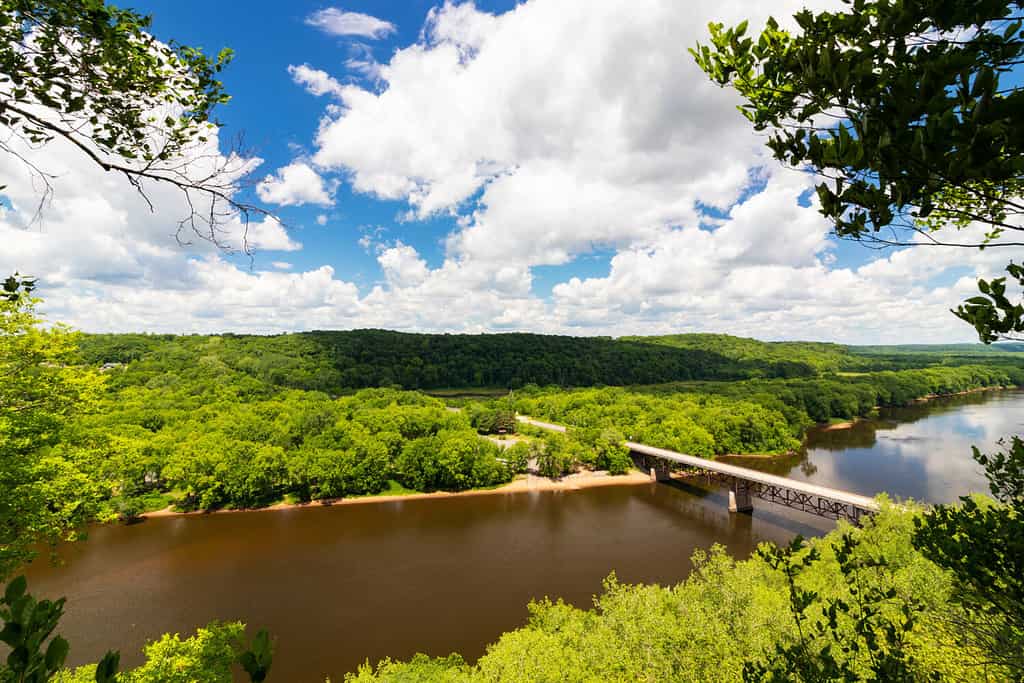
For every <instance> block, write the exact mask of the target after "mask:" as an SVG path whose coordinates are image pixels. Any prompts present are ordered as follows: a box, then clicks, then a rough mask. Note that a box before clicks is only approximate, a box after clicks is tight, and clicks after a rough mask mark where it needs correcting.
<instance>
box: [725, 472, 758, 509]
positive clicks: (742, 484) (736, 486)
mask: <svg viewBox="0 0 1024 683" xmlns="http://www.w3.org/2000/svg"><path fill="white" fill-rule="evenodd" d="M753 511H754V502H753V499H752V497H751V495H750V482H749V481H747V480H746V479H738V478H736V477H733V479H732V486H730V487H729V512H753Z"/></svg>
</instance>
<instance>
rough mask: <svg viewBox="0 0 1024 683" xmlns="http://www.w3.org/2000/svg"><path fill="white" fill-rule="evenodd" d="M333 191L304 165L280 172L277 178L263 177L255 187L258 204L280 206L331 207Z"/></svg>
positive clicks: (296, 162)
mask: <svg viewBox="0 0 1024 683" xmlns="http://www.w3.org/2000/svg"><path fill="white" fill-rule="evenodd" d="M333 190H334V187H333V186H332V185H331V184H330V183H326V182H324V179H323V178H321V177H320V174H319V173H317V172H316V171H314V170H313V168H312V167H311V166H310V165H309V164H307V163H305V162H303V161H295V162H292V163H291V164H289V165H287V166H285V167H283V168H279V169H278V170H277V173H276V174H274V175H268V176H266V177H265V178H264V179H263V180H262V181H261V182H260V183H259V184H258V185H257V186H256V194H257V195H258V196H259V198H260V200H262V201H264V202H267V203H268V204H277V205H279V206H302V205H303V204H316V205H317V206H331V205H333V204H334V200H333V199H332V198H331V194H332V192H333Z"/></svg>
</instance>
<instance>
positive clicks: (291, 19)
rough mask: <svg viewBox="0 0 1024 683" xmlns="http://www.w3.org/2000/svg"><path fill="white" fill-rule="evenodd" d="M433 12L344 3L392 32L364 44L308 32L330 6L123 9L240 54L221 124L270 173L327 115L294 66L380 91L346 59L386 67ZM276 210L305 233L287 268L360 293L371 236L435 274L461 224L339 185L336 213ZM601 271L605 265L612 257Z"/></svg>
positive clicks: (370, 263) (415, 0)
mask: <svg viewBox="0 0 1024 683" xmlns="http://www.w3.org/2000/svg"><path fill="white" fill-rule="evenodd" d="M515 4H516V3H515V2H514V1H503V2H478V3H476V6H477V7H478V8H479V9H481V10H484V11H493V12H504V11H507V10H508V9H511V8H512V7H514V6H515ZM436 5H437V3H436V2H434V1H433V0H401V1H394V2H366V1H364V2H346V3H345V4H344V6H343V10H344V11H346V12H357V13H362V14H366V15H369V16H375V17H378V18H380V19H382V20H385V21H388V22H390V23H391V24H393V25H394V27H395V31H394V32H393V33H388V34H387V35H385V36H384V37H381V38H378V39H367V38H366V37H364V36H337V35H329V34H326V33H324V32H322V31H319V30H317V29H316V28H313V27H311V26H309V25H307V24H306V23H305V20H306V18H307V17H309V16H310V15H311V14H313V13H314V12H316V11H317V10H321V9H324V8H325V7H330V5H325V4H323V3H315V2H285V3H282V2H268V1H267V0H252V2H248V3H246V10H245V11H244V12H240V11H239V10H238V6H237V5H236V4H235V3H226V2H197V0H177V1H175V0H147V1H144V2H143V1H139V2H133V3H131V4H128V3H125V4H124V6H126V7H131V8H133V9H135V10H137V11H138V12H140V13H143V14H147V15H150V16H151V17H152V18H153V29H154V33H155V34H156V35H157V37H159V38H161V39H164V40H169V39H174V40H176V41H178V42H180V43H184V44H186V45H194V46H199V47H202V48H203V50H204V51H205V52H207V53H208V54H215V53H216V52H217V51H218V50H220V49H221V48H223V47H230V48H231V49H232V50H234V51H235V58H234V61H233V63H232V64H231V67H230V68H229V69H228V70H227V71H226V72H225V73H224V78H223V82H224V84H225V86H226V89H227V91H228V92H229V93H230V94H231V102H230V103H229V104H228V105H226V106H224V107H222V108H219V109H218V119H219V120H220V121H221V122H223V123H224V124H225V125H226V127H227V131H237V132H241V133H244V134H245V138H246V142H247V144H248V145H250V146H251V147H252V148H253V151H254V153H256V154H257V155H258V156H260V157H261V158H263V159H265V160H266V161H265V165H264V166H265V170H269V169H273V168H278V167H281V166H285V165H286V164H288V163H289V162H290V161H291V160H292V158H293V157H294V156H295V149H296V148H300V149H304V150H306V151H307V152H308V151H309V150H310V147H311V140H310V138H311V136H312V133H313V131H314V130H315V129H316V126H317V122H318V120H319V119H320V117H321V116H322V115H323V110H324V106H323V102H322V101H321V100H318V99H317V98H316V97H312V96H310V95H309V94H308V93H307V92H306V91H305V90H303V89H302V88H301V87H299V86H297V85H296V84H295V83H294V82H293V81H292V78H291V76H290V75H289V74H288V69H287V67H288V66H289V65H291V64H303V63H309V64H310V65H312V66H314V67H316V68H318V69H324V70H326V71H327V72H328V73H332V74H334V75H335V76H336V77H337V78H339V80H342V81H352V82H357V83H361V84H363V85H366V86H367V87H373V83H371V82H369V81H368V80H367V79H366V78H365V77H363V76H362V75H361V74H358V73H354V72H352V71H351V70H349V69H347V68H346V67H345V61H346V60H348V59H350V58H351V57H353V56H354V55H362V54H363V51H364V50H365V49H369V50H370V51H371V53H372V55H373V56H374V57H375V58H376V59H377V60H378V61H384V62H386V61H387V60H388V58H389V57H390V56H391V54H392V53H393V52H394V51H395V50H396V49H399V48H401V47H406V46H408V45H410V44H413V43H415V42H416V41H417V40H418V38H419V35H420V31H421V29H422V28H423V22H424V19H425V17H426V16H427V12H429V11H430V9H431V8H433V7H435V6H436ZM199 16H201V17H202V20H197V17H199ZM277 211H278V212H279V213H280V215H281V217H282V219H283V220H284V221H285V222H286V223H287V224H288V226H289V227H290V228H294V229H296V230H297V231H298V232H297V235H298V237H299V239H301V240H302V243H303V245H304V246H305V249H303V250H302V251H300V252H296V253H294V254H289V255H288V257H287V259H288V261H289V262H291V263H293V264H294V265H295V266H296V267H297V268H305V267H310V268H312V267H317V266H319V265H321V264H322V263H323V262H325V261H326V262H328V263H330V264H332V265H333V266H334V267H335V269H336V270H337V272H338V273H339V275H343V276H344V277H345V278H346V279H350V280H353V281H354V282H356V283H358V284H359V285H360V288H361V289H366V288H368V287H370V286H372V285H373V283H374V282H376V281H378V280H379V279H380V277H381V273H380V268H379V267H378V264H377V261H376V259H375V258H374V256H373V254H372V253H369V252H367V250H366V249H364V248H361V247H359V245H358V244H357V242H358V240H359V238H360V237H361V236H362V234H363V233H364V232H365V231H367V230H368V229H372V228H380V227H383V228H386V229H387V230H388V233H387V234H388V235H389V236H390V237H391V238H392V239H396V238H401V239H402V241H403V242H405V243H406V244H409V245H411V246H413V247H415V248H416V249H417V251H419V253H420V254H421V255H422V256H423V257H424V258H425V259H426V260H427V262H428V263H429V264H430V265H432V266H435V267H436V266H437V265H440V263H441V261H442V260H443V247H442V245H441V241H442V240H443V238H444V236H445V235H446V234H447V233H448V232H449V231H450V230H451V229H452V227H453V225H454V223H453V221H452V220H451V219H448V218H437V219H433V220H427V221H418V222H416V223H415V224H413V225H402V224H400V223H399V221H397V220H396V218H397V217H399V216H400V215H401V214H402V213H404V212H405V205H404V203H403V202H398V201H382V200H380V199H375V198H372V197H367V196H366V195H361V194H358V193H353V192H352V191H351V189H350V187H349V186H348V185H342V186H341V187H340V188H339V191H338V193H337V206H336V207H334V208H333V209H330V210H327V211H324V210H323V209H319V208H317V207H309V206H305V207H281V208H278V209H277ZM321 214H325V215H327V216H328V217H329V219H330V220H329V222H328V224H327V226H325V227H326V228H327V229H326V230H325V229H323V228H322V227H321V226H318V225H317V224H316V217H317V216H318V215H321ZM239 262H240V263H241V262H242V261H239ZM593 263H594V261H593V259H590V260H589V262H588V263H584V264H581V266H580V268H581V270H580V272H586V273H591V272H595V271H594V265H593ZM604 264H605V268H606V267H607V259H604ZM572 272H576V271H575V270H574V271H572ZM544 279H546V280H550V278H544ZM542 281H543V280H542ZM541 287H542V288H543V285H541ZM547 289H550V284H549V285H548V287H547Z"/></svg>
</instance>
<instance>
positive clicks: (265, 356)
mask: <svg viewBox="0 0 1024 683" xmlns="http://www.w3.org/2000/svg"><path fill="white" fill-rule="evenodd" d="M884 348H885V347H879V348H878V349H871V351H872V352H871V353H860V352H859V351H858V350H856V349H850V348H847V347H843V346H840V345H837V344H824V343H817V342H761V341H757V340H753V339H743V338H740V337H733V336H729V335H704V334H693V335H671V336H663V337H626V338H622V339H611V338H609V337H567V336H555V335H538V334H481V335H456V334H410V333H402V332H389V331H386V330H353V331H338V332H309V333H300V334H288V335H276V336H255V335H232V334H225V335H191V336H174V335H145V334H104V335H84V336H83V339H82V342H81V353H82V359H83V360H84V361H85V362H87V363H89V364H103V363H127V362H129V361H138V362H139V365H138V366H137V367H136V368H135V371H136V372H150V373H152V374H153V375H154V376H155V375H157V374H160V373H161V372H162V371H163V369H165V368H167V367H177V366H179V365H180V364H182V363H185V362H189V361H188V359H199V358H205V359H210V360H211V361H212V359H216V360H217V361H218V362H219V363H223V364H224V365H225V366H227V367H228V368H231V369H233V370H237V371H240V372H242V373H244V374H246V375H249V376H251V377H253V378H256V379H259V380H260V381H264V382H268V383H270V384H272V385H275V386H281V387H290V388H294V389H305V390H316V391H324V392H327V393H329V394H332V395H337V394H341V393H344V392H346V391H351V390H353V389H361V388H367V387H381V386H384V387H386V386H400V387H402V388H405V389H446V388H453V387H458V388H470V387H497V388H505V389H509V388H512V389H515V388H519V387H522V386H525V385H528V384H537V385H541V386H544V385H549V384H553V385H558V386H594V385H602V384H603V385H610V386H624V385H633V384H658V383H665V382H681V381H682V382H685V381H694V380H719V381H726V380H743V379H758V378H766V379H770V378H800V377H803V378H812V377H818V376H822V375H825V374H829V373H835V372H864V371H872V370H895V369H904V368H918V367H928V366H933V365H964V364H970V363H975V362H977V359H976V358H974V357H973V356H974V354H973V353H972V351H973V347H967V348H965V349H963V350H961V349H959V348H955V349H948V348H946V347H944V349H946V350H945V351H944V353H942V354H934V353H929V352H920V353H902V352H900V353H893V354H888V355H885V354H884ZM880 353H881V354H882V355H884V356H886V357H882V358H880V357H879V354H880ZM1019 359H1020V360H1019V361H1018V360H1016V359H1015V357H1014V356H1011V355H1006V356H1005V358H1004V357H1003V356H1002V355H1000V360H999V361H998V362H1005V363H1006V364H1008V365H1009V366H1020V365H1024V355H1022V356H1020V357H1019ZM988 362H995V361H993V360H992V359H991V358H990V360H988V361H986V363H988ZM115 383H116V380H115Z"/></svg>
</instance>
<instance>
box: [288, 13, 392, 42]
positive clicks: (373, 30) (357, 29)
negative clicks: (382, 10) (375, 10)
mask: <svg viewBox="0 0 1024 683" xmlns="http://www.w3.org/2000/svg"><path fill="white" fill-rule="evenodd" d="M306 24H308V25H309V26H315V27H316V28H318V29H320V30H321V31H323V32H324V33H327V34H330V35H334V36H361V37H363V38H373V39H378V38H386V37H387V36H389V35H391V34H392V33H394V32H395V31H397V30H398V29H397V28H396V27H395V25H394V24H392V23H391V22H390V21H384V20H383V19H378V18H377V17H374V16H370V15H369V14H360V13H359V12H345V11H343V10H340V9H338V8H337V7H327V8H325V9H322V10H317V11H316V12H313V13H312V14H310V15H309V16H308V17H306Z"/></svg>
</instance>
